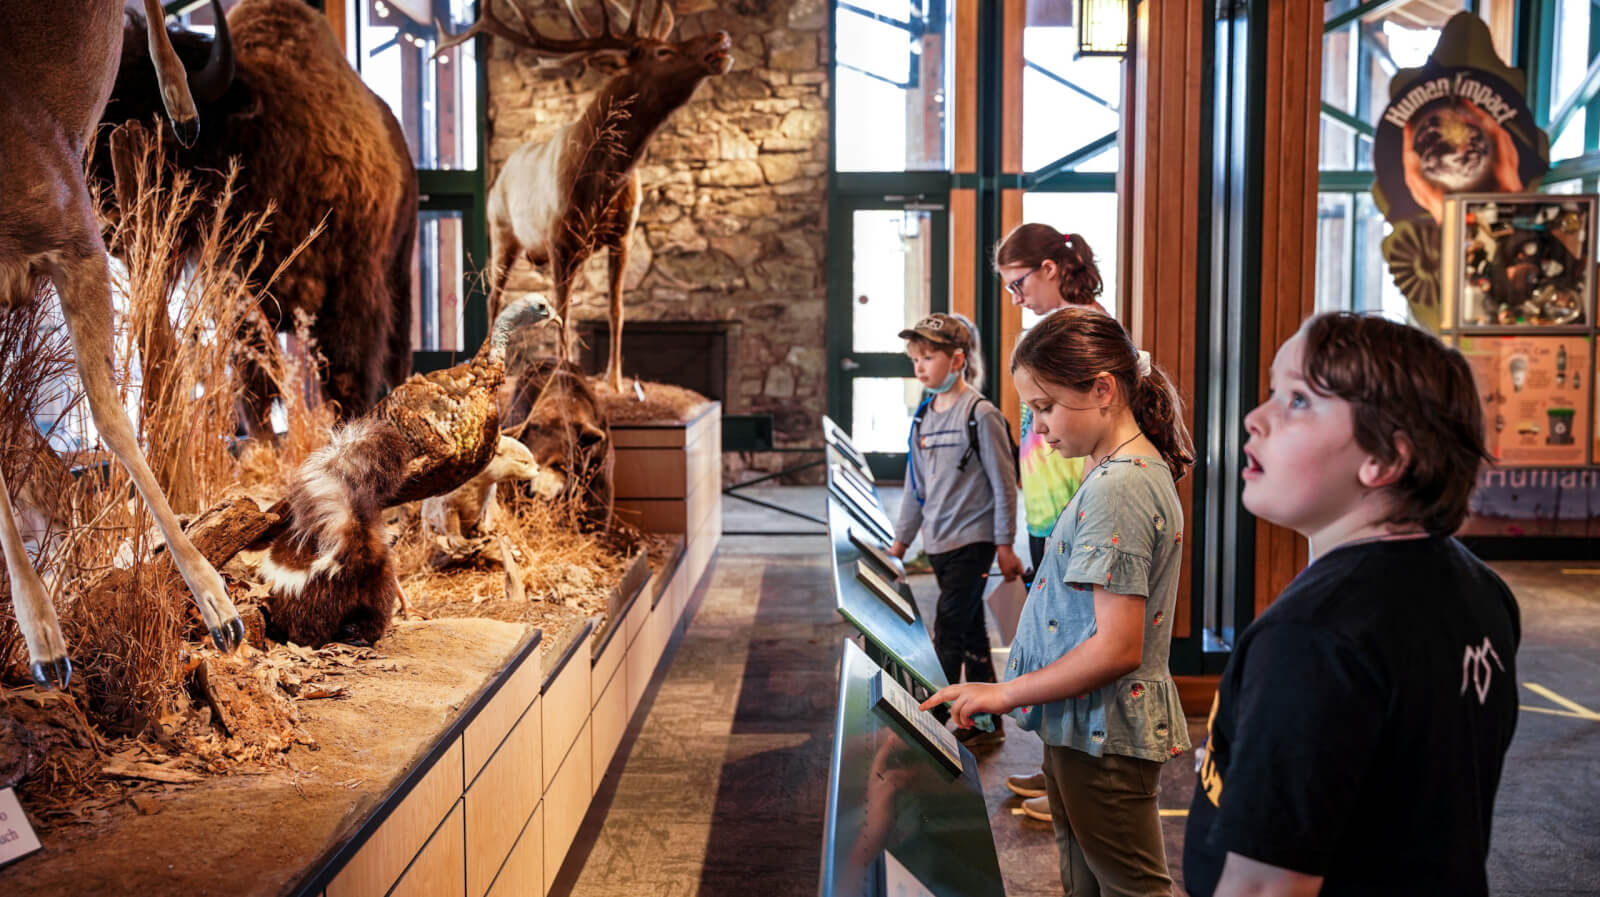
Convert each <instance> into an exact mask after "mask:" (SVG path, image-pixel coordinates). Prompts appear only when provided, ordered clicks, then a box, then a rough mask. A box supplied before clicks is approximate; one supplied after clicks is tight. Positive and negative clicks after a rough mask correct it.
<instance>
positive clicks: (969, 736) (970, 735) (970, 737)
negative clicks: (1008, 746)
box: [955, 720, 1006, 751]
mask: <svg viewBox="0 0 1600 897" xmlns="http://www.w3.org/2000/svg"><path fill="white" fill-rule="evenodd" d="M955 734H956V740H957V741H959V742H961V743H962V744H964V745H966V746H967V750H969V751H970V750H972V749H973V748H979V747H983V746H984V745H986V744H999V743H1001V742H1002V741H1005V740H1006V731H1005V729H1002V728H1001V727H1000V723H999V721H998V720H997V721H996V722H995V726H994V731H993V732H985V731H983V730H982V729H980V728H978V727H977V726H963V727H961V728H959V729H957V730H956V732H955Z"/></svg>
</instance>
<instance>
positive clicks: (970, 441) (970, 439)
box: [956, 396, 994, 473]
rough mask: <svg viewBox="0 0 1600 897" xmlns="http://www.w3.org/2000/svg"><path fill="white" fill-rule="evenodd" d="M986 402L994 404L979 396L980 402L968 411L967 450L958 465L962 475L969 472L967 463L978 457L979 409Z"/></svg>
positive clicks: (957, 468) (962, 454) (975, 403)
mask: <svg viewBox="0 0 1600 897" xmlns="http://www.w3.org/2000/svg"><path fill="white" fill-rule="evenodd" d="M985 402H988V403H989V404H991V405H992V404H994V403H993V402H989V400H988V399H986V398H983V397H982V396H979V397H978V401H976V402H973V403H972V407H971V408H969V409H967V450H966V451H964V452H962V453H961V463H960V464H957V465H956V470H958V471H960V472H962V473H966V472H967V462H968V461H971V460H972V459H973V458H976V457H978V407H979V406H980V405H983V404H984V403H985Z"/></svg>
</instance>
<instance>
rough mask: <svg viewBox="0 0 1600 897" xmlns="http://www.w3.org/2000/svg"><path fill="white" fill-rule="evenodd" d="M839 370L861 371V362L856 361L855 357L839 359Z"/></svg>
mask: <svg viewBox="0 0 1600 897" xmlns="http://www.w3.org/2000/svg"><path fill="white" fill-rule="evenodd" d="M839 370H841V371H846V372H848V371H859V370H861V362H859V361H856V360H855V359H854V358H849V357H845V358H841V359H839Z"/></svg>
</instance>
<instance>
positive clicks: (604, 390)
mask: <svg viewBox="0 0 1600 897" xmlns="http://www.w3.org/2000/svg"><path fill="white" fill-rule="evenodd" d="M591 382H592V383H593V385H594V387H595V390H594V391H595V394H596V395H598V396H599V397H600V407H601V410H603V411H604V412H605V415H606V418H607V419H608V420H610V421H611V423H612V425H613V426H615V425H617V424H646V423H678V422H681V421H684V420H687V419H688V418H689V415H690V414H691V413H692V412H693V411H694V410H695V409H697V408H699V407H701V406H702V405H704V404H706V403H707V402H709V401H711V400H710V399H708V398H706V397H705V396H703V395H701V394H699V393H697V392H695V391H694V390H692V389H685V388H683V387H682V386H673V385H672V384H670V383H653V382H650V381H648V380H637V381H635V382H637V383H638V384H639V389H640V390H641V391H642V392H643V393H644V400H643V401H640V399H639V396H638V394H636V393H635V392H634V391H633V384H632V383H629V382H628V381H626V380H624V381H623V382H622V392H621V393H620V394H619V393H614V392H612V391H611V387H609V386H607V385H606V384H605V382H603V380H602V379H599V378H596V379H594V380H592V381H591Z"/></svg>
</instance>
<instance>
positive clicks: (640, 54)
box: [438, 0, 733, 392]
mask: <svg viewBox="0 0 1600 897" xmlns="http://www.w3.org/2000/svg"><path fill="white" fill-rule="evenodd" d="M612 2H613V0H601V4H600V28H599V29H596V28H594V27H593V25H592V24H591V23H590V22H589V20H588V19H587V18H586V17H585V16H584V14H583V13H582V12H581V11H580V10H579V9H578V0H566V7H567V11H568V12H569V13H570V15H571V17H572V22H573V24H574V26H575V27H576V28H577V30H578V32H579V33H580V34H581V35H582V37H579V38H555V37H549V36H547V35H545V34H542V33H540V32H539V30H538V29H537V28H535V27H534V26H533V24H532V22H531V21H530V20H529V16H528V14H527V13H525V12H524V11H523V10H522V9H521V8H519V7H518V6H517V5H516V4H515V2H514V0H511V5H510V9H511V11H512V13H514V14H515V16H516V18H517V19H518V21H519V25H518V26H516V27H513V26H512V25H510V24H508V23H507V22H506V21H505V20H504V19H502V18H500V17H499V16H497V15H496V14H495V12H494V6H493V3H491V2H485V3H484V4H483V11H482V13H481V14H480V15H479V18H478V20H477V21H476V22H474V23H473V24H472V27H471V28H469V29H467V30H466V31H465V32H463V33H462V34H459V35H452V36H450V37H449V38H448V39H446V40H444V41H441V42H440V44H439V52H442V51H444V50H445V49H448V48H449V47H452V46H454V45H456V44H458V43H461V42H462V41H465V40H467V39H468V38H470V37H472V36H474V35H476V34H480V33H482V34H492V35H494V36H495V37H498V38H500V39H502V40H505V41H507V42H509V43H512V44H515V45H516V46H519V47H523V48H525V49H528V50H532V51H533V52H535V53H538V54H541V55H545V56H556V57H562V58H564V59H579V58H581V59H585V60H586V61H589V62H593V63H596V64H599V65H605V64H607V62H608V61H609V62H617V61H620V62H621V64H622V69H621V70H620V71H619V72H618V73H617V74H616V75H614V76H613V77H612V78H611V80H609V81H607V82H606V84H605V86H604V87H602V88H601V89H600V92H599V95H598V96H596V97H595V99H594V101H593V102H591V103H590V104H589V106H588V108H586V109H584V111H583V114H582V115H581V116H580V117H579V119H578V121H576V122H574V123H573V124H569V125H565V126H563V127H562V128H561V129H560V130H558V131H557V132H556V133H555V134H554V135H553V136H551V137H550V139H549V140H546V141H544V142H542V143H525V144H523V145H522V146H520V147H518V148H517V149H516V150H515V151H513V152H512V154H511V158H509V159H507V160H506V164H505V167H504V168H503V169H501V171H500V174H499V175H498V176H497V177H496V178H495V181H494V186H493V187H491V188H490V191H489V255H490V261H491V262H492V264H493V268H492V269H491V273H490V284H489V314H490V316H491V318H492V317H493V315H494V314H495V312H496V311H497V310H498V309H499V304H500V297H501V294H502V293H503V292H504V290H505V283H506V278H507V276H508V275H509V274H510V273H511V265H512V263H513V262H515V261H516V258H517V256H518V255H525V256H527V259H528V261H529V262H530V263H532V264H534V265H543V264H545V263H546V262H548V263H549V265H550V275H551V279H552V280H553V281H554V282H555V292H556V314H557V315H559V316H560V317H561V320H562V325H561V345H560V349H559V351H560V355H561V358H562V359H563V360H566V358H567V354H568V352H569V339H568V336H567V327H568V325H567V304H568V302H569V301H570V299H571V293H572V280H573V277H575V276H576V275H577V272H578V268H579V266H581V265H582V264H583V263H584V262H585V261H586V260H587V259H588V258H589V256H590V255H591V254H593V253H594V251H595V250H596V249H599V248H601V247H604V248H606V249H609V250H610V258H609V260H610V274H611V309H610V311H611V354H610V358H609V361H608V364H607V377H608V380H609V382H610V385H611V388H612V390H613V391H616V392H621V391H622V282H623V272H624V271H626V270H627V267H628V245H629V239H630V238H631V237H632V236H633V229H634V225H635V224H637V222H638V220H639V201H640V198H641V193H640V190H639V175H638V172H637V171H636V170H635V164H636V163H637V162H638V161H639V157H640V156H641V155H643V153H644V150H645V147H646V146H647V145H648V144H649V143H650V138H651V137H653V136H655V132H656V130H657V129H659V128H660V127H661V125H662V123H663V122H665V121H666V120H667V116H669V115H671V114H672V113H673V112H674V111H676V110H677V109H678V107H680V106H682V105H683V104H684V103H687V102H688V101H689V97H690V96H692V95H693V94H694V91H695V88H696V87H699V86H700V82H701V81H703V80H705V79H706V78H707V77H709V76H711V75H721V74H725V73H726V72H727V71H728V68H729V67H730V66H731V65H732V64H733V57H732V56H730V55H729V50H730V48H731V46H732V45H731V43H730V41H729V38H728V33H727V32H726V31H716V32H712V33H711V34H705V35H701V36H700V37H693V38H689V39H687V40H683V41H679V42H677V43H671V42H668V41H667V35H668V34H670V33H671V32H672V27H673V24H674V22H673V15H672V8H671V6H670V5H669V0H657V5H656V12H655V17H654V20H653V21H652V22H651V24H650V27H649V29H648V30H646V31H645V32H644V33H643V34H641V33H640V23H641V22H642V21H643V19H642V13H643V12H644V0H634V3H633V10H632V11H631V12H630V13H628V14H627V15H626V18H627V28H626V30H624V31H623V32H621V33H617V32H616V31H614V30H613V28H612V21H611V8H610V4H611V3H612ZM619 12H620V10H619ZM438 28H439V30H440V32H441V33H447V32H445V30H444V26H443V25H442V24H441V25H439V26H438Z"/></svg>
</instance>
